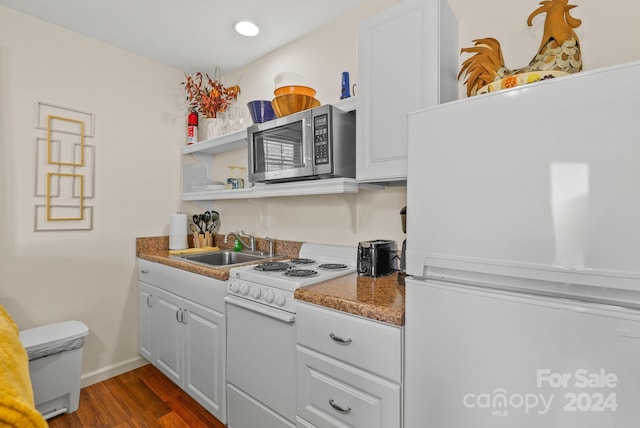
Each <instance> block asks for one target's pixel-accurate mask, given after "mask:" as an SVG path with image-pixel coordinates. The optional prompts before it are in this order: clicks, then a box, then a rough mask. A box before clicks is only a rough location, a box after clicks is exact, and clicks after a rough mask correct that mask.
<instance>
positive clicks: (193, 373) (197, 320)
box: [183, 300, 226, 422]
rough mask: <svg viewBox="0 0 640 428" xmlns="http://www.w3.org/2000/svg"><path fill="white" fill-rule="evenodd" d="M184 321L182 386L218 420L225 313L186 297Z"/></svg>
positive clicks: (222, 413) (221, 416) (222, 411)
mask: <svg viewBox="0 0 640 428" xmlns="http://www.w3.org/2000/svg"><path fill="white" fill-rule="evenodd" d="M183 307H184V308H185V309H186V313H185V324H184V334H183V338H184V346H183V349H184V358H185V362H184V373H183V382H184V384H183V388H184V389H185V390H186V391H187V392H188V393H189V395H191V396H192V397H193V398H194V399H195V400H196V401H198V402H199V403H200V404H201V405H202V406H203V407H205V408H206V409H207V410H208V411H209V412H211V413H212V414H213V415H214V416H215V417H217V418H218V419H219V420H221V421H223V422H224V421H225V418H226V414H225V413H226V404H225V384H226V370H225V368H226V343H225V342H226V341H225V332H226V322H225V316H224V315H223V314H220V313H218V312H216V311H213V310H211V309H208V308H205V307H204V306H200V305H198V304H195V303H193V302H191V301H189V300H185V301H184V302H183Z"/></svg>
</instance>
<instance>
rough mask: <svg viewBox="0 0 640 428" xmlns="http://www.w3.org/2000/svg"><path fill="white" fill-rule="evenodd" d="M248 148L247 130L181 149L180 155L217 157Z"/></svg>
mask: <svg viewBox="0 0 640 428" xmlns="http://www.w3.org/2000/svg"><path fill="white" fill-rule="evenodd" d="M245 147H247V129H246V128H245V129H241V130H239V131H234V132H230V133H228V134H225V135H221V136H220V137H215V138H212V139H210V140H204V141H199V142H197V143H194V144H190V145H188V146H184V147H181V148H180V153H181V154H183V155H187V154H189V153H203V154H209V155H215V154H217V153H224V152H228V151H230V150H236V149H242V148H245Z"/></svg>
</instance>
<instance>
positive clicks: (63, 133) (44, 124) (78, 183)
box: [34, 102, 96, 231]
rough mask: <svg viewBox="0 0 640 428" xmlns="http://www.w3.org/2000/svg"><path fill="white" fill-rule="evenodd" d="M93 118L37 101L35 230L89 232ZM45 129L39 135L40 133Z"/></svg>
mask: <svg viewBox="0 0 640 428" xmlns="http://www.w3.org/2000/svg"><path fill="white" fill-rule="evenodd" d="M94 124H95V120H94V115H93V114H92V113H87V112H83V111H80V110H77V109H71V108H66V107H61V106H57V105H54V104H49V103H44V102H37V108H36V126H35V128H36V133H38V134H39V135H37V136H36V139H35V186H34V196H35V197H36V199H38V200H37V201H36V204H35V211H34V230H35V231H49V230H91V229H92V228H93V207H92V206H89V205H87V204H86V201H87V199H91V198H93V197H94V188H95V178H94V177H95V150H96V149H95V146H93V145H91V144H87V143H86V141H87V139H91V138H93V137H94V129H95V127H94ZM42 131H44V132H42Z"/></svg>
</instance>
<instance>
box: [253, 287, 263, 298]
mask: <svg viewBox="0 0 640 428" xmlns="http://www.w3.org/2000/svg"><path fill="white" fill-rule="evenodd" d="M261 295H262V290H260V287H254V288H253V290H251V297H253V298H254V299H259V298H260V296H261Z"/></svg>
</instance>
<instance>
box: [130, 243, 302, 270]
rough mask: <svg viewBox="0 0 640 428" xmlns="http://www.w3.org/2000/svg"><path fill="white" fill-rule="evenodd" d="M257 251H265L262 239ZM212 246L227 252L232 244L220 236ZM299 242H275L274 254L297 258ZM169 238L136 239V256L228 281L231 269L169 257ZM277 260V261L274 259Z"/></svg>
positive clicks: (265, 244) (266, 244) (266, 246)
mask: <svg viewBox="0 0 640 428" xmlns="http://www.w3.org/2000/svg"><path fill="white" fill-rule="evenodd" d="M256 241H257V249H258V250H259V251H267V250H268V245H269V244H268V243H266V242H265V241H264V240H263V239H256ZM189 245H190V246H192V245H193V242H192V238H191V237H189ZM214 245H215V246H216V247H218V248H220V249H221V250H227V249H230V248H232V247H231V245H232V244H225V243H224V237H223V236H222V235H216V236H214ZM301 245H302V243H301V242H294V241H276V245H275V247H274V252H275V253H276V254H282V256H283V257H285V258H292V257H297V256H298V253H299V251H300V246H301ZM168 248H169V237H168V236H154V237H149V238H136V256H137V257H139V258H141V259H144V260H148V261H150V262H155V263H161V264H163V265H167V266H171V267H174V268H176V269H182V270H185V271H188V272H193V273H197V274H198V275H204V276H208V277H211V278H215V279H218V280H220V281H226V280H228V279H229V271H230V270H231V267H216V268H214V267H207V266H202V265H197V264H195V263H189V262H185V261H182V260H180V259H174V258H171V257H169V250H168ZM276 260H279V259H276ZM255 263H256V262H255V261H254V262H247V263H243V264H237V265H233V267H237V266H242V265H250V264H255Z"/></svg>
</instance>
